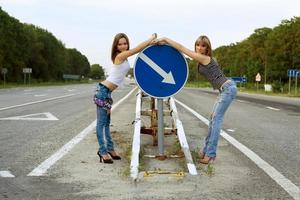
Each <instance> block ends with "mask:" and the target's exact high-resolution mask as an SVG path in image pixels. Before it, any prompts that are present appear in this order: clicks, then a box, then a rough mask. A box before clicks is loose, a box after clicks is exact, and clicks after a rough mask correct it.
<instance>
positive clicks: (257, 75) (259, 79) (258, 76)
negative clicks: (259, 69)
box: [255, 73, 261, 82]
mask: <svg viewBox="0 0 300 200" xmlns="http://www.w3.org/2000/svg"><path fill="white" fill-rule="evenodd" d="M255 81H257V82H260V81H261V75H260V74H259V73H257V74H256V76H255Z"/></svg>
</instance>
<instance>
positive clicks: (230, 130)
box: [227, 128, 235, 132]
mask: <svg viewBox="0 0 300 200" xmlns="http://www.w3.org/2000/svg"><path fill="white" fill-rule="evenodd" d="M227 131H229V132H234V131H235V130H234V129H230V128H229V129H227Z"/></svg>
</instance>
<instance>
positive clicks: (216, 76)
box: [198, 58, 228, 90]
mask: <svg viewBox="0 0 300 200" xmlns="http://www.w3.org/2000/svg"><path fill="white" fill-rule="evenodd" d="M198 71H199V73H200V74H202V75H203V76H204V77H205V78H206V79H207V80H209V82H210V83H211V85H212V86H213V88H214V90H216V89H220V87H221V86H222V85H223V83H225V82H226V81H227V80H228V78H227V77H226V76H225V75H224V73H223V71H222V70H221V69H220V67H219V65H218V63H217V62H216V61H215V60H214V59H213V58H211V59H210V63H208V64H207V65H202V64H200V63H199V64H198Z"/></svg>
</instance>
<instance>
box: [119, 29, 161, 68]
mask: <svg viewBox="0 0 300 200" xmlns="http://www.w3.org/2000/svg"><path fill="white" fill-rule="evenodd" d="M156 37H157V34H156V33H153V34H152V35H151V37H150V38H149V39H148V40H145V41H144V42H142V43H140V44H139V45H137V46H136V47H134V48H132V49H129V50H127V51H123V52H121V53H119V54H118V55H117V56H116V58H115V62H114V63H115V64H120V63H122V62H124V60H126V59H127V58H128V57H129V56H132V55H134V54H136V53H138V52H140V51H142V50H143V49H144V48H145V47H147V46H149V45H151V44H154V43H153V42H154V40H155V39H156Z"/></svg>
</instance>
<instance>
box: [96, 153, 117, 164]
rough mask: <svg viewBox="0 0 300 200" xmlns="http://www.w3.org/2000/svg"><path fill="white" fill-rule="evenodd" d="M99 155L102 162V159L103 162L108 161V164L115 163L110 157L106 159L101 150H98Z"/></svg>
mask: <svg viewBox="0 0 300 200" xmlns="http://www.w3.org/2000/svg"><path fill="white" fill-rule="evenodd" d="M97 155H98V156H99V158H100V162H101V163H102V161H103V163H107V164H112V163H114V161H113V160H112V159H110V158H109V159H104V158H103V156H102V155H101V154H100V153H99V152H97Z"/></svg>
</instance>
